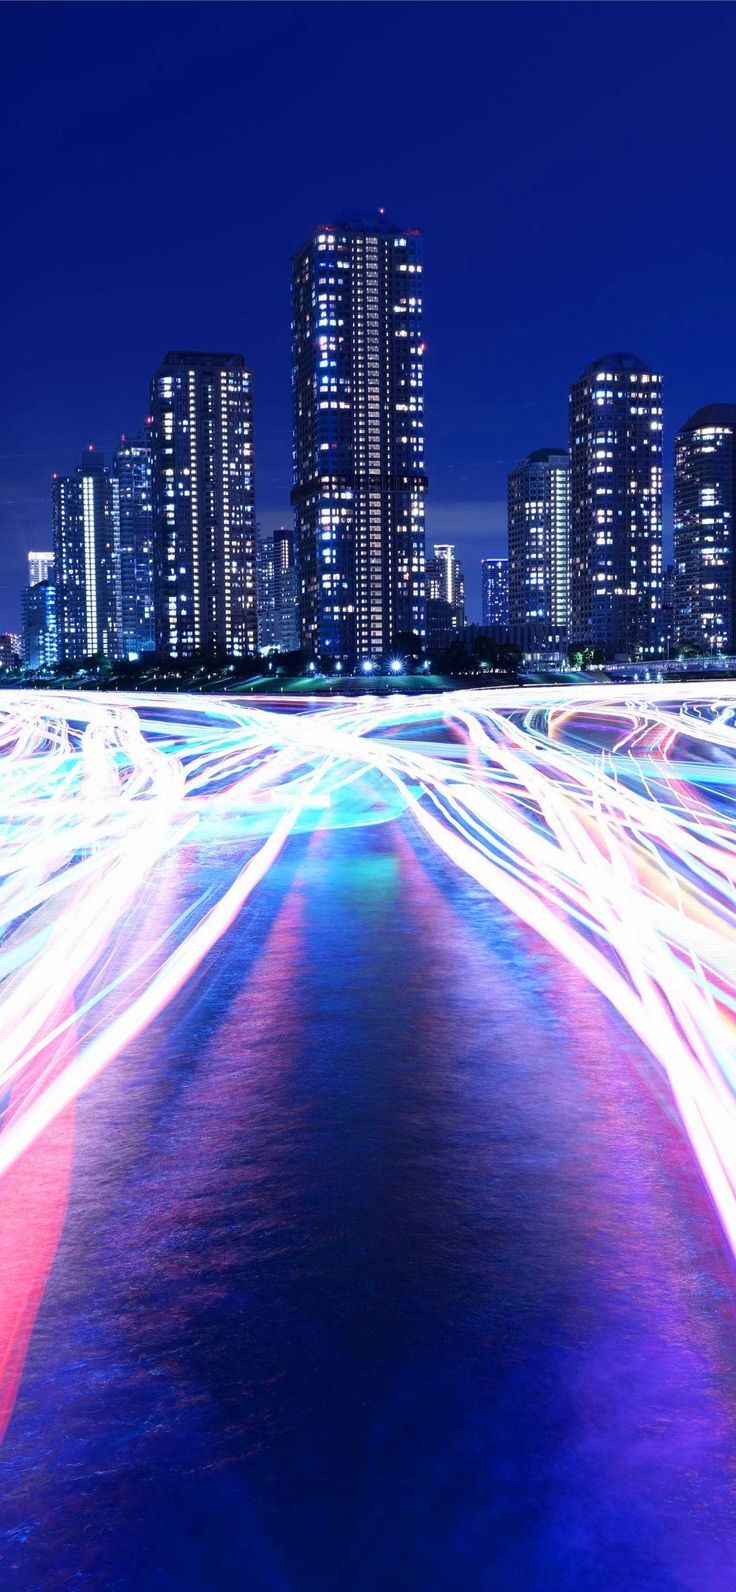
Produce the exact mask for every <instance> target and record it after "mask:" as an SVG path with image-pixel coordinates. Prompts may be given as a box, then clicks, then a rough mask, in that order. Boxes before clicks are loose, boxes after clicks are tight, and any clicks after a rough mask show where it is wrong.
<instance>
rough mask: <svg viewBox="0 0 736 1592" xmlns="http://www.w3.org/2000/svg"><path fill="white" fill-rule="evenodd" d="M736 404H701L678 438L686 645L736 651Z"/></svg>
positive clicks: (680, 584) (679, 576)
mask: <svg viewBox="0 0 736 1592" xmlns="http://www.w3.org/2000/svg"><path fill="white" fill-rule="evenodd" d="M735 536H736V404H709V405H707V407H706V408H704V409H698V411H697V413H696V414H694V415H692V416H691V418H690V419H689V420H688V421H686V423H685V425H684V426H682V427H681V428H680V430H679V431H678V433H677V437H676V438H675V627H676V636H677V642H678V644H679V645H680V646H692V647H697V649H698V651H700V652H734V651H736V548H735V547H734V537H735Z"/></svg>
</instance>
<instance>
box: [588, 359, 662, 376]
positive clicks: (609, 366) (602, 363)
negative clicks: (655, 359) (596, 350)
mask: <svg viewBox="0 0 736 1592" xmlns="http://www.w3.org/2000/svg"><path fill="white" fill-rule="evenodd" d="M598 370H625V371H627V372H628V373H629V374H630V375H637V376H640V375H645V376H647V375H651V373H652V367H651V365H645V364H644V360H643V359H640V358H639V356H638V354H601V355H600V357H599V358H598V359H593V360H591V362H590V364H589V365H586V367H585V370H584V371H583V375H584V376H592V375H594V374H595V372H596V371H598Z"/></svg>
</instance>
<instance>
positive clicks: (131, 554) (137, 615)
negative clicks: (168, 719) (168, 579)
mask: <svg viewBox="0 0 736 1592" xmlns="http://www.w3.org/2000/svg"><path fill="white" fill-rule="evenodd" d="M112 488H113V510H114V514H115V537H116V552H117V570H118V581H117V595H118V605H119V610H118V622H119V632H120V650H121V652H122V653H123V655H124V656H126V657H128V656H130V655H131V654H135V653H140V652H153V650H154V648H155V645H156V636H155V629H154V620H153V502H152V496H151V444H150V437H149V434H148V431H146V432H143V433H142V434H141V435H140V436H136V437H121V439H120V443H119V445H118V447H117V450H116V452H115V457H114V460H113V466H112Z"/></svg>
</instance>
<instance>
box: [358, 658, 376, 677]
mask: <svg viewBox="0 0 736 1592" xmlns="http://www.w3.org/2000/svg"><path fill="white" fill-rule="evenodd" d="M360 667H361V669H362V671H363V674H372V673H373V670H374V669H375V667H376V665H375V663H374V662H373V659H372V658H364V659H363V662H362V663H361V665H360Z"/></svg>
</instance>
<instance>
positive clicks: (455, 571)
mask: <svg viewBox="0 0 736 1592" xmlns="http://www.w3.org/2000/svg"><path fill="white" fill-rule="evenodd" d="M425 588H426V609H427V646H428V648H429V651H430V652H438V651H442V650H444V648H445V647H449V646H451V645H452V643H453V642H454V641H457V640H458V638H459V637H461V636H462V633H463V630H464V628H465V578H464V576H463V569H462V564H460V563H459V561H458V559H456V557H455V547H454V544H453V543H452V542H435V546H434V555H433V557H432V558H428V559H427V565H426V575H425Z"/></svg>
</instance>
